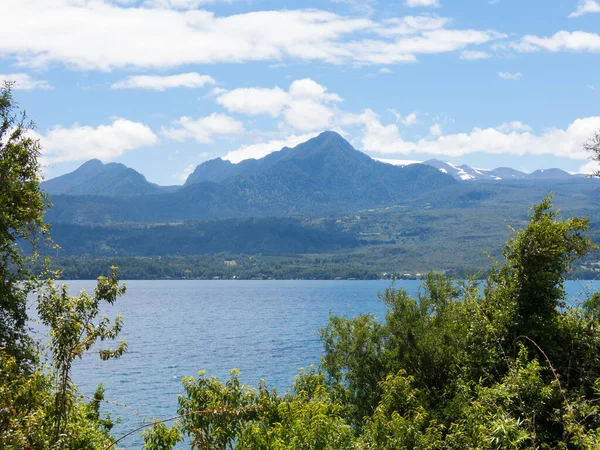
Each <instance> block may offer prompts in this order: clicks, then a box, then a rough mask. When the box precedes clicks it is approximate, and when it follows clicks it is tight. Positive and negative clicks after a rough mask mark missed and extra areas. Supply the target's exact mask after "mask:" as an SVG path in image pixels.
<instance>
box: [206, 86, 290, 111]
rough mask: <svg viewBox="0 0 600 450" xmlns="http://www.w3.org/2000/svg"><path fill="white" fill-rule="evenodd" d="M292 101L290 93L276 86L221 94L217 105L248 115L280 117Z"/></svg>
mask: <svg viewBox="0 0 600 450" xmlns="http://www.w3.org/2000/svg"><path fill="white" fill-rule="evenodd" d="M290 100H291V96H290V94H289V93H287V92H286V91H284V90H283V89H281V88H280V87H279V86H275V87H274V88H273V89H269V88H239V89H234V90H232V91H225V92H223V93H220V94H219V96H218V97H217V103H219V104H220V105H222V106H223V107H225V108H226V109H227V110H228V111H231V112H236V113H242V114H248V115H259V114H270V115H271V116H273V117H277V116H279V114H281V110H282V109H283V107H284V106H285V105H287V104H288V103H289V102H290Z"/></svg>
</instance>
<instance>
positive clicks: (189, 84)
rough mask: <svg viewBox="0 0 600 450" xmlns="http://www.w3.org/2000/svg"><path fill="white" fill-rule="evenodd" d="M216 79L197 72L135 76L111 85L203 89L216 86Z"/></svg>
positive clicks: (152, 88) (127, 87)
mask: <svg viewBox="0 0 600 450" xmlns="http://www.w3.org/2000/svg"><path fill="white" fill-rule="evenodd" d="M215 83H216V81H215V80H214V78H212V77H210V76H208V75H200V74H199V73H197V72H190V73H181V74H179V75H168V76H159V75H135V76H131V77H127V78H125V79H124V80H121V81H117V82H116V83H113V84H112V85H111V89H150V90H153V91H164V90H165V89H170V88H178V87H185V88H201V87H204V86H205V85H207V84H215Z"/></svg>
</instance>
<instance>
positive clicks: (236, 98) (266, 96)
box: [217, 78, 342, 131]
mask: <svg viewBox="0 0 600 450" xmlns="http://www.w3.org/2000/svg"><path fill="white" fill-rule="evenodd" d="M341 101H342V98H341V97H340V96H339V95H337V94H334V93H330V92H327V88H326V87H325V86H321V85H320V84H319V83H317V82H315V81H314V80H311V79H310V78H305V79H302V80H296V81H294V82H293V83H292V84H291V85H290V87H289V89H288V91H287V92H286V91H284V90H283V89H281V88H280V87H279V86H275V87H274V88H272V89H267V88H240V89H234V90H232V91H228V92H225V93H222V94H220V95H219V96H218V97H217V103H219V104H220V105H222V106H223V107H225V108H226V109H227V110H228V111H230V112H237V113H242V114H248V115H259V114H268V115H271V116H273V117H279V116H283V118H284V120H285V121H286V122H287V123H288V124H289V125H291V126H292V127H294V128H295V129H297V130H301V131H311V130H316V129H324V128H327V127H328V126H329V125H330V124H331V122H332V119H333V117H334V116H335V112H334V110H333V109H331V108H330V107H329V106H327V104H329V103H332V102H341Z"/></svg>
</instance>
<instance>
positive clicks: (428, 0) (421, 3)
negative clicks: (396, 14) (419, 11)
mask: <svg viewBox="0 0 600 450" xmlns="http://www.w3.org/2000/svg"><path fill="white" fill-rule="evenodd" d="M404 5H405V6H408V7H409V8H439V7H440V1H439V0H406V1H405V2H404Z"/></svg>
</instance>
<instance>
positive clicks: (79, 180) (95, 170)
mask: <svg viewBox="0 0 600 450" xmlns="http://www.w3.org/2000/svg"><path fill="white" fill-rule="evenodd" d="M315 139H316V140H310V141H308V142H306V143H304V144H301V145H299V146H297V147H295V148H293V149H292V148H289V147H284V148H282V149H281V150H280V151H277V152H273V153H271V154H269V155H267V156H265V157H264V158H261V159H247V160H244V161H241V162H239V163H237V164H233V163H231V162H230V161H228V160H224V159H221V158H216V159H212V160H209V161H206V162H204V163H202V164H200V165H199V166H197V167H196V169H195V170H194V172H192V173H191V174H190V175H189V176H188V178H187V180H186V181H185V184H184V185H183V186H159V185H157V184H154V183H150V182H149V181H148V180H146V178H145V177H144V176H143V175H142V174H140V173H139V172H137V171H135V170H134V169H132V168H129V167H126V166H124V165H123V164H118V163H108V164H103V163H102V162H101V161H99V160H97V159H93V160H90V161H88V162H86V163H84V164H83V165H82V166H81V167H79V168H78V169H77V170H75V171H73V172H71V173H67V174H65V175H62V176H59V177H56V178H53V179H50V180H48V181H44V182H43V183H42V188H43V189H44V191H46V192H48V193H49V194H51V195H77V196H79V195H100V196H114V195H141V194H161V193H168V192H175V191H177V190H179V189H183V188H188V187H190V186H192V185H195V184H201V183H222V182H225V181H227V180H231V179H233V178H238V179H241V178H243V177H244V176H248V175H251V174H257V173H266V172H267V171H269V170H270V169H271V168H272V167H275V166H277V167H278V168H277V169H276V170H275V171H274V173H271V174H272V175H275V176H276V175H277V173H278V172H280V170H281V169H282V168H284V167H286V166H289V161H294V164H297V163H299V161H301V160H303V159H304V160H305V162H304V164H305V165H306V164H315V167H313V168H307V167H304V168H303V169H302V170H303V172H304V173H305V175H306V173H307V172H306V170H307V169H308V171H309V172H310V171H313V172H315V173H313V175H318V174H317V173H316V171H317V170H321V172H322V174H323V173H324V172H327V171H328V170H331V169H332V167H328V168H326V167H323V166H322V165H321V164H320V163H321V162H324V161H325V158H321V159H319V158H315V153H320V154H321V155H325V154H326V153H327V152H329V153H330V154H329V155H328V157H327V160H328V161H329V162H331V163H335V158H336V156H335V153H336V151H337V152H338V153H339V152H340V151H341V150H342V149H343V150H345V151H346V152H347V154H346V156H348V155H350V154H352V155H353V157H354V159H355V160H356V161H357V162H358V161H360V163H359V166H360V165H362V166H363V167H362V170H363V171H369V170H371V171H373V169H374V168H377V169H375V171H376V172H387V173H388V174H389V173H391V172H390V169H389V168H384V166H383V165H381V164H374V163H373V161H372V160H371V161H370V159H371V158H370V157H368V156H367V155H365V154H363V153H361V152H358V151H357V150H355V149H354V148H352V146H351V145H350V144H349V143H348V142H347V141H346V140H344V139H343V138H342V137H341V136H340V135H338V134H337V133H334V132H325V133H323V134H321V135H320V136H319V137H318V138H315ZM311 154H312V156H311ZM338 156H339V155H338ZM340 162H342V161H337V163H340ZM345 162H349V159H348V160H347V161H345ZM378 162H381V161H378ZM384 162H385V163H386V164H387V165H396V164H394V162H392V161H389V160H385V161H384ZM421 164H422V165H426V166H431V167H434V168H436V169H438V170H439V171H440V172H442V173H444V174H447V175H450V176H452V177H453V178H454V179H456V180H458V181H502V180H504V181H507V180H569V179H576V178H582V177H584V175H583V174H570V173H568V172H565V171H564V170H561V169H557V168H553V169H545V170H536V171H534V172H532V173H525V172H522V171H519V170H516V169H512V168H510V167H499V168H496V169H493V170H489V169H474V168H472V167H469V166H468V165H466V164H463V165H460V166H457V165H454V164H452V163H450V162H445V161H440V160H437V159H430V160H427V161H423V162H422V163H421ZM397 165H398V166H401V167H408V166H409V165H407V164H404V163H402V162H400V163H399V164H397ZM411 165H413V164H411ZM354 167H355V168H356V167H357V166H356V165H355V166H354ZM288 168H289V167H288ZM410 170H413V171H415V170H416V171H418V170H422V169H415V168H412V169H410ZM354 175H357V173H354ZM359 175H360V174H359ZM364 175H367V173H366V172H365V173H364ZM371 175H373V174H372V173H371ZM382 176H383V177H384V178H385V177H386V176H387V175H382ZM360 178H361V179H363V178H362V175H360ZM376 178H377V177H375V180H374V181H375V183H376ZM365 181H367V180H365ZM367 182H368V181H367ZM355 187H356V186H355ZM380 187H381V186H380Z"/></svg>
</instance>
